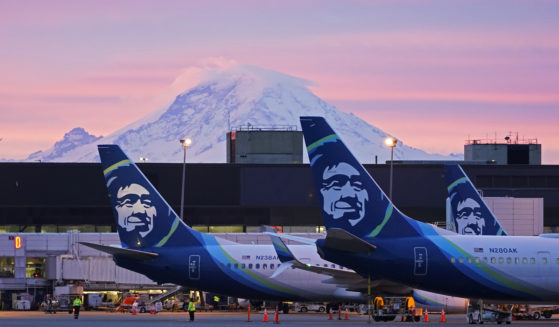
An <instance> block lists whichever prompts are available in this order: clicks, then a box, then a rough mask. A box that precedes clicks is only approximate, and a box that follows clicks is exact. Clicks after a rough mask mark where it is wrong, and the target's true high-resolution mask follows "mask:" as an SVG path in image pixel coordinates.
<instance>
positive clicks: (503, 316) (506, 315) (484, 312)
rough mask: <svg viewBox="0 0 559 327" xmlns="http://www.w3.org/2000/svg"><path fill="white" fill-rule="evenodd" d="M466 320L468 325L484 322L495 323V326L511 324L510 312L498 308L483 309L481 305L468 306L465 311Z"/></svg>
mask: <svg viewBox="0 0 559 327" xmlns="http://www.w3.org/2000/svg"><path fill="white" fill-rule="evenodd" d="M466 319H467V320H468V323H469V324H483V323H484V322H496V323H497V324H502V323H503V322H504V323H506V324H510V323H511V322H512V310H506V309H505V308H499V307H484V305H483V304H470V305H469V306H468V310H467V311H466Z"/></svg>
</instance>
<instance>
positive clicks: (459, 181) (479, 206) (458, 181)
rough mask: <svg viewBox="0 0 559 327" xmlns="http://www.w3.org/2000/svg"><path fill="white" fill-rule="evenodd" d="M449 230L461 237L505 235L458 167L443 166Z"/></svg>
mask: <svg viewBox="0 0 559 327" xmlns="http://www.w3.org/2000/svg"><path fill="white" fill-rule="evenodd" d="M444 170H445V178H446V183H447V185H448V187H447V189H448V196H449V201H450V215H451V221H450V223H451V227H452V228H451V229H450V230H452V231H455V232H457V233H458V234H462V235H498V236H499V235H507V233H506V232H505V230H504V229H503V227H502V226H501V224H500V223H499V221H498V220H497V218H496V217H495V215H494V214H493V212H492V211H491V210H490V209H489V207H488V206H487V204H486V203H485V201H483V198H482V197H481V196H480V195H479V192H478V191H477V190H476V188H475V187H474V184H472V181H470V179H469V178H468V176H466V173H464V170H462V167H460V166H459V165H445V167H444Z"/></svg>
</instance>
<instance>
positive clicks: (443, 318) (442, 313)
mask: <svg viewBox="0 0 559 327" xmlns="http://www.w3.org/2000/svg"><path fill="white" fill-rule="evenodd" d="M441 322H446V317H445V315H444V309H443V310H442V311H441Z"/></svg>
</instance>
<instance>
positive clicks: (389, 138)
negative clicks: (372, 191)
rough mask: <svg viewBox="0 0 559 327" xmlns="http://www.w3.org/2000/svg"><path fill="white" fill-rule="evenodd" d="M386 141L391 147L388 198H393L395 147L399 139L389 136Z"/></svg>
mask: <svg viewBox="0 0 559 327" xmlns="http://www.w3.org/2000/svg"><path fill="white" fill-rule="evenodd" d="M384 143H385V144H386V145H387V146H388V147H390V191H389V193H388V198H389V199H390V200H392V175H393V171H394V148H395V147H396V143H398V140H396V139H393V138H391V137H388V138H386V140H384Z"/></svg>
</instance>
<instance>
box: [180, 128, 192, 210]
mask: <svg viewBox="0 0 559 327" xmlns="http://www.w3.org/2000/svg"><path fill="white" fill-rule="evenodd" d="M190 144H192V140H191V139H190V138H188V137H187V138H185V139H182V140H181V145H182V147H183V148H184V159H183V160H182V187H181V220H182V221H184V219H183V217H182V213H183V209H184V176H185V172H186V148H188V147H189V146H190Z"/></svg>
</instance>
